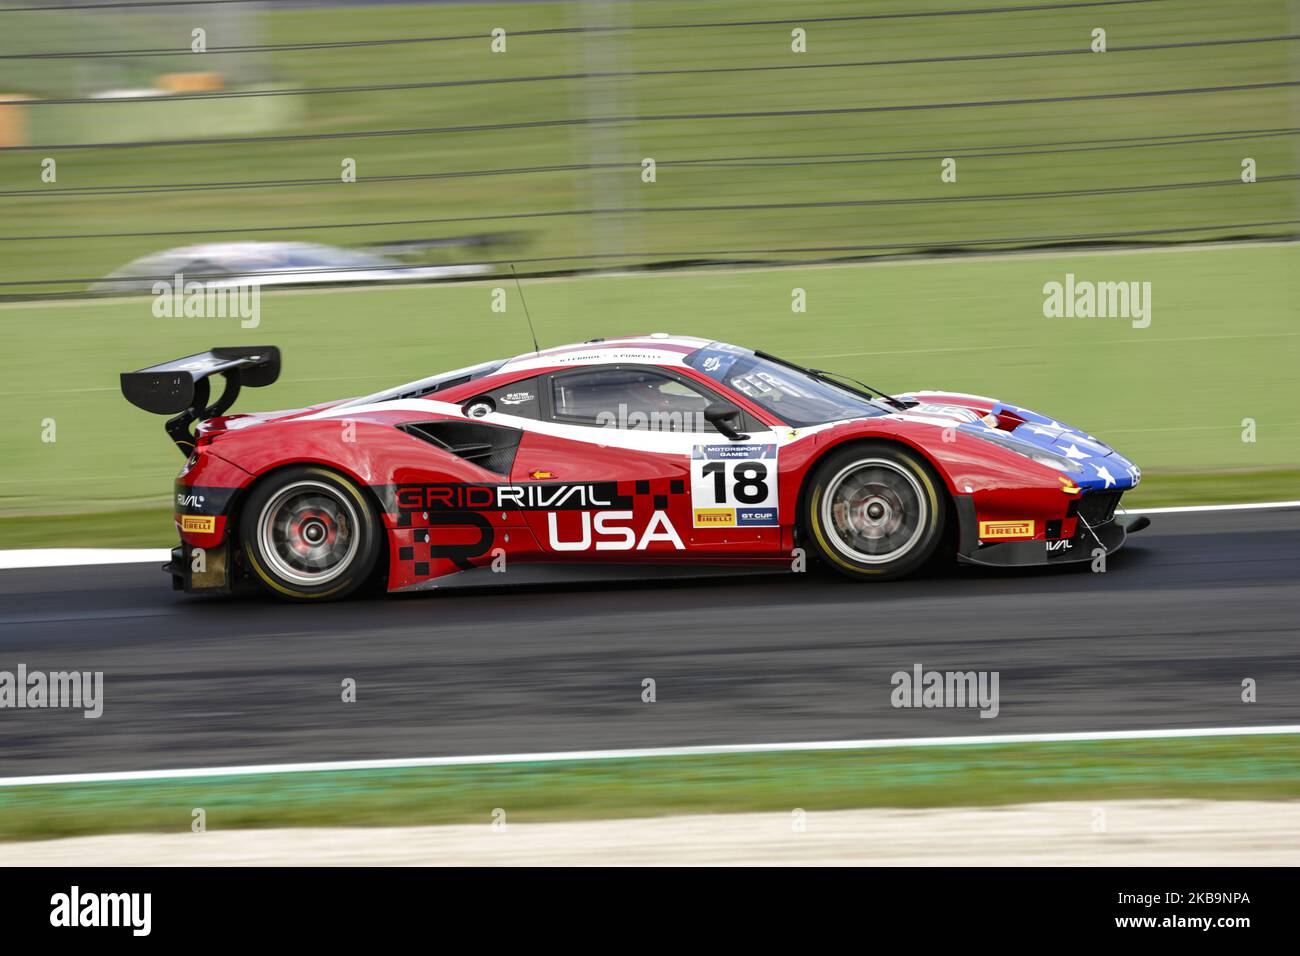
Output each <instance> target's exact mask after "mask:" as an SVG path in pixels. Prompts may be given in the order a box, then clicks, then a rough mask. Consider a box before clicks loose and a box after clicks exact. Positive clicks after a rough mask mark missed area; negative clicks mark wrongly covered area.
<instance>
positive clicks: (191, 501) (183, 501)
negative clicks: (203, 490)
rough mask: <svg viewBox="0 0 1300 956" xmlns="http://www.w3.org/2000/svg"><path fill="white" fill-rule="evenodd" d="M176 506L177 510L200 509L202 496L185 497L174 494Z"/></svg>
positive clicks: (177, 493)
mask: <svg viewBox="0 0 1300 956" xmlns="http://www.w3.org/2000/svg"><path fill="white" fill-rule="evenodd" d="M176 506H177V507H178V508H201V507H203V496H202V495H194V494H190V495H186V494H181V492H179V491H178V492H176Z"/></svg>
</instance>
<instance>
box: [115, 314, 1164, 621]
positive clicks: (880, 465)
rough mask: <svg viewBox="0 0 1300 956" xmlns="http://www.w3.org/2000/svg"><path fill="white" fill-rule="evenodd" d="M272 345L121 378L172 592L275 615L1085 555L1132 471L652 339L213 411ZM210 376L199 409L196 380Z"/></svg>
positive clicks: (761, 364)
mask: <svg viewBox="0 0 1300 956" xmlns="http://www.w3.org/2000/svg"><path fill="white" fill-rule="evenodd" d="M279 373H280V354H279V351H278V350H277V349H276V348H274V347H265V348H253V347H238V348H214V349H212V350H211V351H209V352H204V353H202V354H199V355H192V356H189V357H187V358H183V359H177V360H176V361H172V362H166V363H164V364H162V365H155V366H153V367H151V368H146V369H143V370H141V371H138V372H128V373H125V374H123V375H122V391H123V394H124V395H125V396H126V397H127V398H128V399H129V400H130V401H131V402H132V403H133V404H135V405H137V406H139V407H140V408H143V409H145V410H147V411H150V412H156V413H159V414H169V415H173V416H174V417H172V418H171V419H170V420H169V421H168V422H167V432H168V434H169V435H170V436H171V437H172V439H173V441H175V443H176V445H177V446H178V447H179V448H180V449H181V451H182V453H183V454H184V455H185V457H186V462H185V466H184V467H183V468H182V469H181V472H180V475H179V477H178V478H177V479H176V526H177V529H178V530H179V532H180V538H181V545H180V547H178V548H175V549H174V550H173V552H172V561H171V563H170V564H169V565H167V568H166V570H168V571H169V572H170V573H171V574H172V576H173V584H174V586H175V587H176V588H178V589H183V590H185V591H189V592H229V591H231V590H234V589H236V588H239V587H241V586H243V585H244V584H245V583H247V582H256V583H257V584H260V585H262V586H263V587H265V588H266V589H267V590H269V591H271V592H273V593H275V594H279V595H282V596H284V597H288V598H295V599H301V600H325V599H331V598H340V597H343V596H345V595H347V594H351V593H353V592H355V591H357V590H358V589H359V588H362V587H363V586H365V585H367V584H370V583H377V584H382V585H383V586H386V587H387V589H388V590H390V591H411V590H421V589H429V588H439V587H446V586H453V585H471V584H483V583H501V584H517V583H532V582H536V581H542V580H554V579H557V578H563V577H569V578H572V577H574V576H577V577H584V578H609V577H665V576H678V575H683V576H684V575H692V574H716V573H719V571H720V570H724V569H725V570H727V571H735V570H737V569H740V570H744V569H750V570H766V571H773V570H783V569H785V570H789V569H794V570H799V569H801V568H802V567H804V566H805V563H806V557H808V556H815V557H816V558H817V559H820V560H821V561H823V562H824V563H826V564H827V565H829V566H830V567H832V568H834V569H836V570H837V571H839V572H841V573H843V574H844V575H846V576H848V577H850V578H854V579H857V580H863V581H870V580H885V579H887V578H894V577H898V576H900V575H904V574H907V573H909V572H911V571H914V570H916V569H917V568H919V567H920V566H922V565H923V564H925V563H926V562H927V561H928V560H930V559H931V558H934V557H936V556H937V555H945V554H946V555H947V556H949V557H951V556H952V555H954V554H955V555H956V557H957V558H958V559H959V560H961V561H964V562H972V563H975V564H985V565H998V566H1009V565H1042V564H1055V563H1058V562H1071V561H1088V560H1092V561H1094V562H1095V561H1097V560H1098V559H1099V558H1102V559H1103V560H1104V557H1103V556H1104V555H1105V554H1106V553H1109V552H1111V551H1114V550H1115V549H1116V548H1118V547H1119V546H1120V545H1121V544H1122V543H1123V542H1124V539H1125V536H1126V534H1127V533H1128V532H1131V531H1135V530H1138V529H1139V528H1140V527H1142V526H1145V524H1146V519H1144V518H1139V519H1137V520H1136V521H1133V522H1130V523H1128V524H1127V525H1126V524H1125V523H1124V519H1123V518H1120V517H1117V516H1116V505H1117V504H1118V503H1119V498H1120V495H1121V494H1122V493H1123V492H1124V491H1125V490H1126V489H1128V488H1132V487H1133V486H1135V485H1136V484H1137V483H1138V481H1139V479H1140V474H1139V471H1138V469H1137V467H1136V466H1135V465H1133V464H1132V463H1131V462H1129V461H1128V460H1127V459H1125V458H1123V457H1121V456H1120V455H1119V454H1117V453H1115V452H1114V451H1112V450H1111V449H1110V448H1109V447H1107V446H1106V445H1104V444H1102V443H1101V442H1100V441H1098V440H1097V439H1095V438H1093V437H1092V436H1091V435H1088V434H1085V433H1084V432H1081V431H1079V430H1077V429H1074V428H1071V427H1069V426H1067V425H1063V424H1061V423H1059V422H1057V421H1054V420H1052V419H1050V418H1047V417H1045V416H1043V415H1039V414H1037V413H1035V412H1031V411H1029V410H1027V409H1024V408H1018V407H1016V406H1013V405H1007V404H1004V403H1002V402H997V401H994V400H993V399H989V398H981V397H979V396H975V395H965V394H959V393H952V392H935V391H919V392H912V393H907V394H900V395H886V394H884V393H883V392H880V391H877V390H875V389H872V388H870V387H869V386H867V385H865V384H863V383H860V382H856V381H854V380H851V379H846V378H844V377H843V376H839V375H837V374H834V373H830V372H824V371H819V370H816V369H809V368H803V367H801V366H799V365H796V364H794V363H792V362H786V361H783V360H781V359H778V358H775V357H774V356H771V355H767V354H765V353H763V352H758V351H753V350H750V349H746V348H739V347H737V346H734V345H726V344H724V343H721V342H710V341H708V340H705V339H697V338H688V337H684V336H670V335H666V334H663V333H656V334H653V335H647V336H637V337H631V338H619V339H609V340H605V339H594V340H592V341H590V342H585V343H583V344H581V345H571V346H564V347H561V348H552V349H546V350H542V351H538V352H534V353H529V354H526V355H521V356H518V357H516V358H513V359H508V360H503V361H495V362H485V363H483V364H482V365H476V366H473V367H471V368H464V369H458V370H456V371H453V372H446V373H443V374H441V375H435V376H433V377H431V378H427V379H423V380H421V381H418V382H412V383H410V384H408V385H402V386H399V387H397V388H392V389H388V390H386V391H383V392H379V393H377V394H374V395H367V396H365V397H362V398H354V399H350V400H346V401H334V402H328V403H326V404H323V405H315V406H312V407H309V408H304V409H299V410H296V411H283V412H272V413H264V414H226V413H227V412H228V410H229V409H230V407H231V406H232V404H233V403H234V401H235V398H236V396H237V394H238V392H239V390H240V388H241V386H251V387H258V386H265V385H270V384H271V383H272V382H274V381H275V380H276V379H277V378H278V376H279ZM215 374H221V375H222V376H224V378H225V381H226V384H225V388H224V391H223V392H222V394H221V395H220V396H219V397H218V398H216V400H215V401H213V400H212V398H211V394H210V391H209V377H210V376H212V375H215Z"/></svg>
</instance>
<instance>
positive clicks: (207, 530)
mask: <svg viewBox="0 0 1300 956" xmlns="http://www.w3.org/2000/svg"><path fill="white" fill-rule="evenodd" d="M216 530H217V519H216V518H212V517H200V516H198V515H182V516H181V531H182V532H190V533H191V534H212V533H214V532H215V531H216Z"/></svg>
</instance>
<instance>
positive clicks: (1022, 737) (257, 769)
mask: <svg viewBox="0 0 1300 956" xmlns="http://www.w3.org/2000/svg"><path fill="white" fill-rule="evenodd" d="M1275 734H1300V724H1280V725H1277V726H1272V727H1201V728H1197V729H1194V730H1100V731H1084V732H1070V733H1059V734H982V735H977V736H963V737H899V738H893V739H890V738H886V739H881V740H819V741H814V742H811V743H790V744H722V745H717V746H704V747H643V748H639V749H631V750H571V751H559V752H555V753H533V754H491V755H485V756H471V757H409V758H408V757H398V758H395V759H387V760H334V761H320V762H316V763H282V764H261V765H252V766H246V767H193V768H188V769H184V770H124V771H110V772H107V773H67V774H47V775H44V776H34V777H0V787H32V786H38V785H41V784H64V783H116V782H124V781H131V780H181V779H185V778H194V777H244V776H253V775H267V774H277V773H317V772H320V771H351V770H406V769H418V768H421V767H464V766H474V765H477V764H517V763H555V762H558V761H563V760H626V759H629V758H635V757H697V756H720V755H726V754H760V753H783V752H795V751H802V752H813V751H824V750H885V749H895V748H899V747H958V746H969V745H972V744H1037V743H1069V742H1072V741H1083V742H1091V741H1098V740H1169V739H1177V738H1184V737H1247V736H1249V737H1257V736H1264V735H1275Z"/></svg>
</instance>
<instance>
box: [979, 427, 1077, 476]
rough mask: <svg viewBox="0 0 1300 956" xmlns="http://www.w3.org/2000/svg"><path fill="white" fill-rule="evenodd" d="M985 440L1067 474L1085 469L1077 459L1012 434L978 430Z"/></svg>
mask: <svg viewBox="0 0 1300 956" xmlns="http://www.w3.org/2000/svg"><path fill="white" fill-rule="evenodd" d="M975 434H977V435H979V436H980V437H981V438H983V439H984V440H985V441H990V442H992V443H993V444H995V445H1001V446H1002V447H1003V448H1005V449H1007V450H1008V451H1014V452H1015V453H1016V454H1017V455H1024V456H1025V457H1026V458H1032V459H1033V460H1034V461H1036V462H1038V463H1039V464H1040V465H1046V466H1047V467H1048V468H1055V469H1056V470H1057V471H1064V472H1066V473H1067V474H1071V475H1077V474H1080V473H1081V472H1082V471H1083V466H1082V465H1081V464H1079V463H1078V462H1077V461H1073V460H1072V459H1069V458H1066V457H1065V456H1064V455H1058V454H1056V453H1055V452H1050V451H1047V450H1046V449H1043V448H1039V447H1038V446H1037V445H1031V444H1029V442H1024V441H1021V440H1020V439H1018V438H1012V437H1011V436H1010V435H1005V434H1001V433H990V432H987V431H977V432H975Z"/></svg>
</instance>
